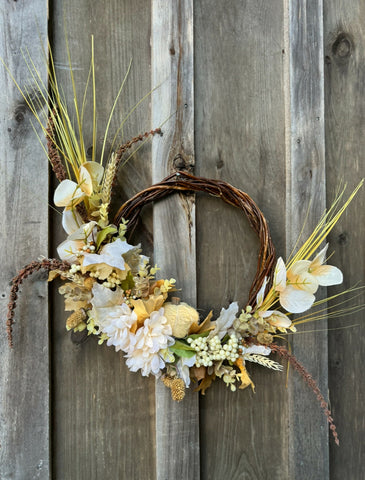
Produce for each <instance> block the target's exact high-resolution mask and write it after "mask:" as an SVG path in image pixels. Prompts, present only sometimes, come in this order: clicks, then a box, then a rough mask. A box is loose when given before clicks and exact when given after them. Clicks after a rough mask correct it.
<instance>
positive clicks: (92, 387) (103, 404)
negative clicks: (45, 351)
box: [51, 0, 155, 480]
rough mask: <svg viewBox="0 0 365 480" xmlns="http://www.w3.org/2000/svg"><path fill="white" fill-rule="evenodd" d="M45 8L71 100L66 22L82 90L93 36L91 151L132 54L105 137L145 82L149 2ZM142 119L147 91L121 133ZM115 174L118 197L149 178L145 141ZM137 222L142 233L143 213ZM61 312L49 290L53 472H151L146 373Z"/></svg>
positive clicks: (149, 475)
mask: <svg viewBox="0 0 365 480" xmlns="http://www.w3.org/2000/svg"><path fill="white" fill-rule="evenodd" d="M51 13H52V27H53V39H52V44H53V50H54V53H55V59H56V65H57V73H58V75H59V78H60V83H61V84H62V86H63V88H64V90H65V94H66V97H67V100H68V103H69V104H72V92H71V88H70V83H69V71H68V66H67V55H66V50H65V40H64V28H65V27H64V24H65V26H66V30H67V33H68V39H69V45H70V51H71V56H72V63H73V65H74V67H75V75H76V82H77V85H78V88H79V91H80V93H81V95H82V91H83V89H84V87H85V82H86V78H87V74H88V70H89V62H90V52H91V39H90V35H91V34H94V36H95V64H96V87H97V109H98V119H97V121H98V132H99V133H98V137H97V158H98V156H99V155H100V151H101V145H102V141H103V133H104V129H105V125H106V122H107V118H108V115H109V111H110V109H111V107H112V104H113V102H114V98H115V96H116V94H117V92H118V89H119V86H120V84H121V82H122V80H123V77H124V75H125V72H126V71H127V67H128V64H129V62H130V60H131V58H133V66H132V69H131V73H130V76H129V79H128V81H127V83H126V88H125V90H124V93H123V96H122V98H121V101H120V103H118V106H117V109H116V113H115V119H114V120H113V122H112V125H111V129H110V137H109V138H113V135H114V133H115V131H116V130H117V128H118V125H119V123H120V121H121V118H122V116H123V115H124V116H125V115H126V113H127V112H128V110H129V109H130V108H131V107H132V106H133V105H134V104H135V103H136V102H138V101H139V100H140V99H141V98H142V97H143V95H145V94H146V93H148V92H149V91H150V70H149V67H150V15H151V13H150V8H149V5H148V4H146V2H143V1H122V2H121V1H118V0H115V1H109V2H107V3H105V2H93V1H87V0H81V1H78V2H69V1H65V2H62V1H57V2H54V4H53V10H52V12H51ZM81 98H82V97H81ZM90 102H91V96H90V97H89V103H88V105H87V109H88V110H87V112H86V113H85V118H88V121H87V122H86V124H85V135H86V142H88V143H87V145H91V134H92V130H91V122H92V120H91V114H90V112H91V105H90ZM149 125H150V114H149V100H148V99H147V101H146V102H145V103H143V104H142V105H141V106H140V107H139V108H138V109H137V110H136V112H135V114H133V116H131V117H130V119H129V120H128V122H127V124H126V127H125V129H124V139H125V140H128V139H129V137H132V136H134V135H136V134H137V133H139V132H140V131H145V130H148V129H149ZM109 145H110V140H108V143H107V146H109ZM119 181H120V185H119V186H118V189H119V190H120V192H118V195H119V196H117V197H116V198H115V202H116V203H118V201H119V198H123V199H125V198H126V197H129V196H131V195H132V194H134V193H136V192H137V191H138V190H140V189H141V188H144V187H146V186H147V185H149V184H150V182H151V167H150V154H149V149H148V146H147V145H146V147H143V148H142V149H141V150H139V152H138V154H137V156H136V157H135V158H133V159H131V161H130V163H129V164H128V165H127V167H126V168H123V169H122V170H121V171H120V178H119ZM121 185H123V191H122V190H121ZM58 220H59V218H58V217H57V218H56V219H55V220H54V221H55V224H54V228H53V230H52V238H53V239H54V241H55V243H54V246H56V245H57V244H58V243H59V242H61V241H62V240H63V239H64V238H65V233H64V232H63V231H62V229H61V227H60V225H59V223H58ZM144 225H145V238H147V241H148V232H149V231H150V228H151V219H147V220H146V222H145V223H144ZM143 246H144V247H145V245H143ZM65 318H66V314H65V313H64V305H63V298H62V297H60V296H59V294H58V293H57V291H55V296H54V304H53V313H52V323H53V342H52V344H53V346H54V349H53V369H52V374H53V414H52V418H53V467H54V478H55V479H60V480H62V479H66V478H67V479H70V480H73V479H75V480H79V479H90V480H91V479H95V480H96V479H100V478H108V479H111V480H114V479H115V480H117V479H118V480H119V479H121V478H140V479H152V480H153V479H154V478H155V474H154V465H155V453H154V452H155V447H154V443H155V434H154V431H155V429H154V411H155V407H154V381H153V379H152V378H150V379H146V378H142V376H141V375H140V374H135V373H131V372H129V370H128V368H127V367H126V365H125V359H124V358H123V356H122V355H120V354H117V353H116V352H115V351H114V349H112V348H110V347H107V346H106V345H103V346H101V347H100V346H98V345H97V339H96V338H89V339H88V340H87V341H85V342H83V340H85V338H84V339H82V338H80V337H75V336H73V335H70V334H69V333H67V332H66V330H65Z"/></svg>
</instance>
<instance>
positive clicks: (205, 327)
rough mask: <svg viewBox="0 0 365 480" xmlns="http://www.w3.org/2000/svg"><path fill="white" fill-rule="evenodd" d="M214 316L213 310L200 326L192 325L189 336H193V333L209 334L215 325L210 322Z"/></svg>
mask: <svg viewBox="0 0 365 480" xmlns="http://www.w3.org/2000/svg"><path fill="white" fill-rule="evenodd" d="M212 316H213V311H212V310H211V311H210V312H209V313H208V316H207V318H206V319H205V320H204V322H202V323H201V324H200V325H199V323H198V322H194V323H192V324H191V326H190V328H189V335H192V334H193V333H203V332H208V331H209V330H213V328H214V325H213V324H212V322H211V321H210V320H211V318H212Z"/></svg>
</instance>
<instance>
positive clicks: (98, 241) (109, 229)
mask: <svg viewBox="0 0 365 480" xmlns="http://www.w3.org/2000/svg"><path fill="white" fill-rule="evenodd" d="M117 231H118V230H117V227H115V226H114V225H109V226H108V227H106V228H103V230H100V232H98V235H97V237H96V248H99V247H100V245H101V244H102V243H103V241H104V240H105V239H106V237H107V236H108V235H113V234H114V233H117Z"/></svg>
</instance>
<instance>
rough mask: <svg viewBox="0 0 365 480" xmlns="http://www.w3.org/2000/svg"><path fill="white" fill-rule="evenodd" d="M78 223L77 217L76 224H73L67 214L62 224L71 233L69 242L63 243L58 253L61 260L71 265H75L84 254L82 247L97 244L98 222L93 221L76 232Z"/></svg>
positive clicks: (68, 238) (59, 246)
mask: <svg viewBox="0 0 365 480" xmlns="http://www.w3.org/2000/svg"><path fill="white" fill-rule="evenodd" d="M77 221H78V219H77V217H76V220H75V223H74V224H72V221H71V219H70V217H69V214H67V215H66V216H65V217H64V219H63V220H62V222H63V223H64V228H65V230H66V228H67V229H68V230H69V231H70V232H71V234H70V235H69V236H68V237H67V240H65V241H64V242H62V243H61V244H60V245H58V247H57V253H58V256H59V257H60V259H61V260H66V261H67V262H70V263H75V262H76V261H77V260H78V258H77V255H78V254H84V253H85V252H84V251H83V250H82V247H84V246H85V245H87V244H88V243H90V242H92V241H93V242H95V240H96V222H94V221H92V222H89V223H85V224H84V225H81V227H79V228H77V229H76V230H74V228H75V227H76V222H77Z"/></svg>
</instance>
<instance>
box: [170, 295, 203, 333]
mask: <svg viewBox="0 0 365 480" xmlns="http://www.w3.org/2000/svg"><path fill="white" fill-rule="evenodd" d="M163 308H164V312H165V313H164V316H165V318H166V319H167V323H168V324H169V325H171V328H172V335H173V336H174V337H176V338H183V337H185V336H186V335H187V334H188V333H189V329H190V327H191V325H192V324H193V323H198V322H199V313H198V312H197V311H196V310H195V308H193V307H191V306H190V305H188V304H187V303H184V302H181V303H180V302H179V300H178V299H177V298H176V299H173V302H166V303H164V305H163Z"/></svg>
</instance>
